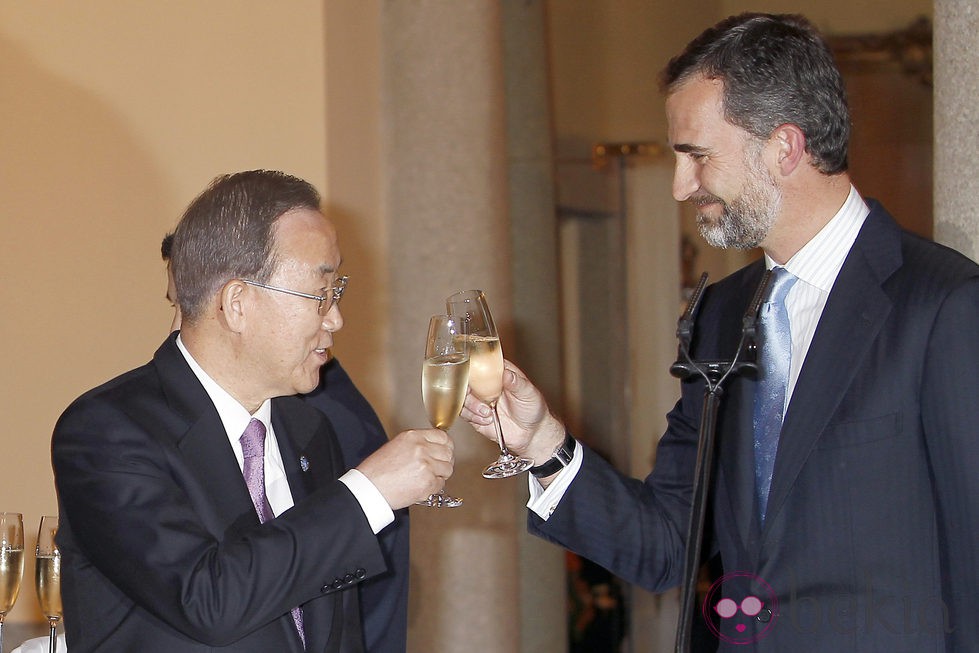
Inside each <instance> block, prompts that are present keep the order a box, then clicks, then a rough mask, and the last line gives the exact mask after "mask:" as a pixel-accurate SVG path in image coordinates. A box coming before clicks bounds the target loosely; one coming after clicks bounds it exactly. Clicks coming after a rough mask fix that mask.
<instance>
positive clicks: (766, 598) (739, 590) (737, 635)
mask: <svg viewBox="0 0 979 653" xmlns="http://www.w3.org/2000/svg"><path fill="white" fill-rule="evenodd" d="M701 609H702V612H703V615H704V621H705V622H706V623H707V627H708V628H709V629H710V631H711V632H712V633H714V635H715V636H716V637H717V638H718V639H720V640H721V641H722V642H726V643H728V644H751V643H752V642H757V641H759V640H760V639H762V638H763V637H765V636H766V635H767V634H768V633H769V631H770V630H771V629H772V627H774V626H775V621H776V620H777V618H778V598H777V597H776V596H775V592H774V590H772V588H771V586H770V585H769V584H768V583H766V582H765V581H764V580H762V579H761V578H760V577H758V576H755V575H754V574H749V573H748V572H744V571H737V572H733V573H730V574H725V575H724V576H722V577H721V578H719V579H718V580H717V581H715V582H714V584H713V585H711V586H710V590H708V592H707V596H706V597H704V603H703V605H702V606H701ZM718 621H719V626H720V627H718V623H717V622H718Z"/></svg>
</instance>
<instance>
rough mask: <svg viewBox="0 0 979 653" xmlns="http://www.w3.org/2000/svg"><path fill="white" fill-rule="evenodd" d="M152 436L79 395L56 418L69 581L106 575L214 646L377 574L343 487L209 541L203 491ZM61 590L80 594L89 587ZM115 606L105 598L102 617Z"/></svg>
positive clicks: (100, 579) (368, 541) (368, 536)
mask: <svg viewBox="0 0 979 653" xmlns="http://www.w3.org/2000/svg"><path fill="white" fill-rule="evenodd" d="M134 401H138V400H134ZM160 417H161V419H163V418H164V417H163V416H160ZM158 428H159V425H158V424H156V423H153V420H148V419H140V420H137V419H135V418H133V417H132V411H129V410H127V407H126V406H124V405H123V404H121V403H120V402H119V401H107V400H105V399H104V398H103V395H96V396H94V397H89V398H83V399H82V400H80V401H79V402H76V403H75V404H74V405H73V406H72V407H70V408H69V410H68V411H66V413H65V415H63V416H62V418H61V419H60V420H59V423H58V425H57V426H56V428H55V433H54V439H53V446H52V457H53V464H54V469H55V478H56V485H57V489H58V495H59V501H60V504H61V512H62V531H64V533H60V532H59V544H60V545H61V546H62V557H63V559H64V561H65V562H64V564H65V565H68V564H70V565H71V569H72V570H73V573H74V574H75V576H76V577H75V578H74V582H75V583H76V584H83V583H84V582H85V581H86V580H87V581H90V585H98V584H102V583H104V582H105V579H107V580H108V581H109V582H110V583H111V584H112V586H114V587H115V588H118V590H119V592H121V595H122V596H124V597H125V600H127V601H132V602H134V603H135V604H137V605H138V606H140V607H141V608H143V609H145V610H146V611H148V612H149V613H151V614H153V615H155V616H156V617H157V618H159V619H160V620H162V621H164V622H166V623H167V624H169V625H170V626H171V627H172V628H174V629H175V630H177V631H179V632H181V633H183V634H184V635H186V636H188V637H190V638H192V639H194V640H197V641H200V642H204V643H207V644H210V645H214V646H220V645H226V644H229V643H231V642H234V641H235V640H237V639H239V638H241V637H242V636H244V635H246V634H248V633H249V632H251V631H252V630H255V629H256V628H258V627H261V626H263V625H265V624H267V623H269V622H271V621H274V620H276V619H278V618H280V617H281V616H282V615H283V614H285V613H287V612H288V611H289V610H290V609H291V608H292V607H295V606H297V605H301V604H304V603H306V602H308V601H310V600H313V599H315V598H318V597H321V596H323V594H325V593H332V592H333V591H336V589H338V588H334V587H333V586H332V584H333V583H334V579H336V578H343V577H344V576H345V575H346V574H349V572H350V571H351V570H352V569H364V570H371V572H373V573H376V572H379V571H382V570H383V569H384V562H383V558H382V556H381V554H380V550H379V548H378V545H377V540H376V538H375V537H374V536H373V534H372V533H371V531H370V528H369V526H368V524H367V520H366V518H365V517H364V515H363V513H362V511H361V510H360V507H359V505H358V504H357V502H356V500H355V499H354V497H353V496H352V495H351V494H350V492H349V491H348V490H347V489H346V488H345V487H344V486H343V485H342V484H341V483H340V482H338V481H334V482H332V483H330V484H329V485H328V486H326V487H323V488H321V489H319V490H317V491H315V492H314V493H312V494H311V495H310V496H308V497H306V498H305V499H304V500H302V501H301V502H299V503H297V504H296V506H295V507H293V508H292V509H290V510H288V511H286V512H285V513H283V514H282V515H280V516H279V517H277V518H276V519H273V520H271V521H269V522H267V523H266V524H264V525H259V524H258V521H257V519H256V518H255V515H254V510H253V509H250V506H243V510H242V511H241V512H240V514H236V515H231V516H230V519H228V520H227V527H226V530H225V532H223V533H217V534H216V533H215V532H214V526H213V525H214V524H215V523H218V521H219V520H224V518H223V517H220V516H218V515H216V514H214V511H213V509H209V508H208V507H207V502H206V501H200V500H196V501H195V500H194V499H192V494H193V495H194V496H197V497H200V496H201V495H202V494H204V490H203V488H201V487H200V486H199V485H197V486H195V485H194V483H195V479H194V477H193V475H192V474H190V473H189V472H188V471H187V469H186V466H185V465H183V464H182V459H181V453H180V452H179V451H178V449H177V447H176V446H174V445H173V443H172V442H170V441H167V440H166V439H162V438H160V437H158V434H155V432H154V431H155V429H158ZM191 487H192V488H193V491H191V490H190V489H188V488H191ZM239 490H240V489H239ZM209 511H210V512H209ZM221 523H224V522H223V521H222V522H221ZM96 570H97V571H96ZM371 572H368V573H367V574H365V577H367V576H369V575H370V573H371ZM65 582H66V583H67V584H68V586H67V587H66V588H65V589H66V592H76V591H77V593H78V596H89V597H90V596H92V592H93V591H96V590H95V589H93V588H85V587H73V586H72V585H71V583H72V579H70V578H68V577H67V576H66V578H65ZM105 587H106V589H104V590H100V591H105V592H109V591H111V590H110V589H108V588H109V587H110V586H105ZM100 596H101V597H102V598H105V597H108V596H110V595H108V594H102V595H100ZM122 600H123V599H122V598H121V597H120V596H119V595H118V594H112V595H111V600H109V599H108V598H106V603H105V605H106V607H105V610H106V613H107V615H108V613H109V612H110V611H111V610H112V609H114V607H115V603H117V602H119V601H122ZM123 610H124V605H123V606H121V607H119V608H118V611H119V612H122V611H123ZM107 615H106V616H107Z"/></svg>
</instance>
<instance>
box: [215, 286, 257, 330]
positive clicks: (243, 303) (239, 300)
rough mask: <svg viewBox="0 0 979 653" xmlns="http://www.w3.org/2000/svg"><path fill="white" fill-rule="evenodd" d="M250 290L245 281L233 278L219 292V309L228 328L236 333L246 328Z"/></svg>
mask: <svg viewBox="0 0 979 653" xmlns="http://www.w3.org/2000/svg"><path fill="white" fill-rule="evenodd" d="M249 290H250V288H249V286H248V284H246V283H245V282H243V281H241V280H240V279H232V280H231V281H229V282H228V283H226V284H224V285H223V286H222V287H221V292H220V293H219V294H218V310H219V312H220V314H221V317H222V319H224V322H225V324H226V325H227V327H228V329H230V330H231V331H232V332H234V333H240V332H241V331H242V329H244V328H245V321H246V317H247V314H248V311H247V309H248V302H247V295H248V291H249Z"/></svg>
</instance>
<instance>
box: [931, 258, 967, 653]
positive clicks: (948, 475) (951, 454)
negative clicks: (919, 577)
mask: <svg viewBox="0 0 979 653" xmlns="http://www.w3.org/2000/svg"><path fill="white" fill-rule="evenodd" d="M921 387H922V402H921V419H922V425H923V428H924V433H925V438H926V442H927V447H928V455H929V459H930V464H931V468H932V478H933V482H934V488H935V495H936V499H937V501H938V510H937V512H938V519H939V523H938V529H939V536H940V556H941V564H942V576H943V578H942V586H943V588H944V589H943V597H942V600H943V601H944V604H945V606H944V607H945V608H946V609H947V618H948V620H947V623H946V631H950V632H948V635H947V637H948V644H949V648H948V650H949V651H967V650H972V649H973V647H974V646H975V645H976V642H977V641H979V621H977V620H976V618H975V610H976V601H977V600H979V278H976V277H973V278H971V279H969V280H967V281H966V282H965V283H964V284H962V285H960V286H959V287H958V288H956V289H955V290H954V291H953V292H951V293H950V294H949V296H948V297H947V298H946V299H945V301H944V303H943V305H942V307H941V309H940V310H939V312H938V314H937V318H936V320H935V323H934V326H933V330H932V334H931V337H930V339H929V348H928V351H927V352H926V362H925V370H924V375H923V378H922V385H921Z"/></svg>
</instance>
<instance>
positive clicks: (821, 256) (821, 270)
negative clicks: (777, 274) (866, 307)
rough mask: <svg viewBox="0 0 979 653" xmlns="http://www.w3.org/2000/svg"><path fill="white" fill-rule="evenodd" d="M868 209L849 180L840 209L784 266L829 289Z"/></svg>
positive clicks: (769, 260)
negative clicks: (848, 187)
mask: <svg viewBox="0 0 979 653" xmlns="http://www.w3.org/2000/svg"><path fill="white" fill-rule="evenodd" d="M869 213H870V207H868V206H867V203H866V202H864V200H863V198H862V197H860V193H858V192H857V189H856V188H855V187H854V186H853V184H850V193H849V195H847V198H846V201H844V202H843V206H841V207H840V210H839V211H837V212H836V215H834V216H833V218H832V219H831V220H830V221H829V222H827V223H826V225H825V226H824V227H823V228H822V229H820V230H819V232H818V233H817V234H816V235H815V236H813V237H812V238H811V239H810V240H809V242H808V243H806V244H805V245H803V246H802V249H800V250H799V251H798V252H796V253H795V255H794V256H793V257H792V258H790V259H789V260H788V261H786V263H785V269H787V270H788V271H789V272H791V273H792V274H793V275H795V276H796V277H798V278H799V279H801V280H802V281H805V282H806V283H807V284H809V285H811V286H813V287H815V288H819V289H820V290H821V291H823V292H825V293H829V291H830V290H832V288H833V283H835V281H836V276H837V275H838V274H839V272H840V268H842V267H843V261H845V260H846V256H847V254H848V253H849V252H850V248H851V247H852V246H853V242H854V241H855V240H856V239H857V234H859V233H860V228H861V227H862V226H863V222H864V220H865V219H866V218H867V215H868V214H869ZM765 264H766V266H767V267H768V268H769V269H771V268H772V267H773V266H774V265H775V262H774V261H773V260H772V259H771V258H769V256H768V254H765Z"/></svg>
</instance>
